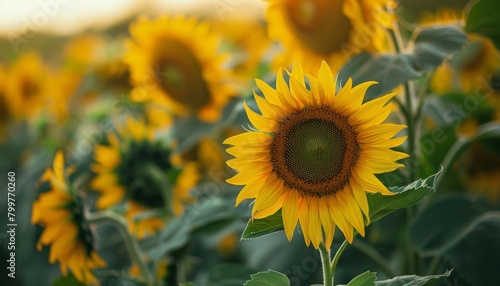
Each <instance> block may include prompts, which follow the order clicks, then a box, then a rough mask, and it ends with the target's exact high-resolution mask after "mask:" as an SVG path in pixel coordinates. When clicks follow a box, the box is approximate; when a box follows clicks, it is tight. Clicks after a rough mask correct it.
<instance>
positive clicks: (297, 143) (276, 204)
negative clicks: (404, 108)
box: [224, 62, 407, 248]
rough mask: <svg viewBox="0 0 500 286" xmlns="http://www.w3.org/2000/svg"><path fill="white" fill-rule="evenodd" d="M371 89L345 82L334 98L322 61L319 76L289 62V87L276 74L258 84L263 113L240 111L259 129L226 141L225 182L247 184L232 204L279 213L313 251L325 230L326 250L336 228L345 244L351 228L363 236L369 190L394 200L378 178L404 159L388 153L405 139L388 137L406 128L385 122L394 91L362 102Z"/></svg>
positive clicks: (256, 213)
mask: <svg viewBox="0 0 500 286" xmlns="http://www.w3.org/2000/svg"><path fill="white" fill-rule="evenodd" d="M304 76H305V77H307V79H308V84H309V85H306V83H305V81H304ZM373 84H375V82H365V83H362V84H360V85H357V86H355V87H352V80H351V79H349V80H348V81H347V82H346V83H345V85H344V87H343V88H342V89H341V90H340V91H339V92H338V93H336V90H335V86H336V83H335V81H334V79H333V74H332V72H331V70H330V68H329V66H328V65H327V64H326V62H323V63H322V64H321V67H320V70H319V73H318V77H317V78H316V77H313V76H310V75H306V74H304V73H303V71H302V68H301V66H300V65H299V64H298V63H296V64H294V67H293V70H292V72H291V74H290V81H289V85H287V83H286V82H285V80H284V78H283V75H282V71H281V70H280V71H278V75H277V79H276V86H277V87H276V89H273V88H272V87H270V86H269V85H267V84H266V83H264V82H263V81H261V80H257V86H258V87H259V88H260V89H261V90H262V92H263V93H264V98H262V97H260V96H257V95H255V100H256V101H257V105H258V106H259V109H260V111H261V113H262V115H259V114H258V113H256V112H255V111H253V110H251V109H249V108H248V106H247V105H246V103H245V105H244V106H245V109H246V112H247V115H248V117H249V119H250V122H251V123H252V124H253V125H254V127H255V128H256V130H255V131H250V132H246V133H242V134H239V135H236V136H233V137H231V138H228V139H226V141H225V142H224V143H225V144H229V145H233V146H234V147H231V148H228V149H227V152H228V153H229V154H231V155H233V156H235V157H236V158H234V159H231V160H228V161H227V164H228V165H229V166H230V167H231V168H233V169H235V170H238V171H239V173H238V174H236V175H235V176H234V177H232V178H230V179H228V180H227V182H228V183H230V184H234V185H245V187H244V188H243V189H242V190H241V192H240V193H239V195H238V197H237V199H236V205H238V204H240V203H241V201H242V200H244V199H250V198H255V203H254V205H253V209H252V216H253V218H256V219H261V218H264V217H267V216H270V215H272V214H274V213H276V212H277V211H278V210H279V209H281V210H282V216H283V224H284V227H285V232H286V236H287V237H288V239H289V240H291V238H292V235H293V232H294V229H295V227H296V225H297V222H298V221H299V222H300V227H301V229H302V233H303V235H304V239H305V242H306V244H307V245H309V244H310V243H311V242H312V244H313V245H314V247H315V248H318V246H319V244H320V242H321V240H322V232H324V235H325V241H324V243H325V244H326V246H327V247H328V248H330V246H331V243H332V240H333V235H334V229H335V226H337V227H338V228H339V229H340V230H341V231H342V232H343V233H344V236H345V237H346V238H347V240H348V241H349V242H352V240H353V236H354V235H353V227H354V228H355V229H356V230H357V231H358V232H359V233H360V234H361V235H363V236H364V234H365V230H364V226H365V221H364V220H363V214H364V216H365V218H366V222H367V223H369V217H368V202H367V197H366V192H368V193H382V194H383V195H392V193H391V192H390V191H389V190H388V189H387V188H386V187H385V186H384V185H383V184H382V183H381V182H380V181H379V180H378V179H377V177H375V174H379V173H383V172H390V171H393V170H395V169H397V168H399V167H403V165H402V164H399V163H396V162H395V161H396V160H400V159H403V158H406V157H407V155H406V154H404V153H401V152H397V151H394V150H391V149H390V148H392V147H396V146H399V145H400V144H402V143H403V142H404V140H405V139H406V137H400V138H392V137H393V136H394V135H396V134H397V133H398V132H399V131H401V130H402V129H403V128H404V127H405V126H403V125H398V124H389V123H383V121H384V120H385V119H386V118H387V116H388V115H389V114H390V113H391V110H392V106H391V104H387V105H386V103H387V102H388V101H389V100H390V99H391V98H392V97H393V96H394V95H395V93H391V94H388V95H385V96H383V97H380V98H377V99H374V100H371V101H369V102H367V103H364V104H363V103H362V102H363V97H364V94H365V92H366V90H367V89H368V88H369V87H370V86H372V85H373ZM307 86H309V87H310V88H309V89H308V88H307Z"/></svg>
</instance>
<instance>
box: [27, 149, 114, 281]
mask: <svg viewBox="0 0 500 286" xmlns="http://www.w3.org/2000/svg"><path fill="white" fill-rule="evenodd" d="M70 171H71V169H69V170H68V169H65V167H64V157H63V155H62V153H61V152H58V153H57V154H56V156H55V158H54V164H53V168H52V169H47V171H46V172H45V173H44V175H43V176H42V178H41V180H43V181H49V182H50V187H51V190H50V191H48V192H45V193H42V194H40V196H39V197H38V199H37V200H36V201H35V202H34V203H33V209H32V217H31V223H33V224H40V225H41V226H42V227H44V230H43V232H42V236H41V237H40V240H39V241H38V243H37V248H38V249H39V250H41V248H42V246H44V245H50V246H51V249H50V255H49V262H50V263H54V262H56V261H58V262H59V265H60V267H61V272H62V273H63V274H64V275H66V274H67V272H68V269H69V270H70V271H71V273H73V275H74V276H75V277H76V279H78V280H79V281H80V282H83V283H85V284H92V285H95V284H98V281H97V279H96V278H95V277H94V275H93V274H92V270H93V269H95V268H99V267H105V266H106V263H105V262H104V261H103V260H102V259H101V257H100V256H99V254H98V253H97V252H96V250H95V247H96V246H95V239H94V236H93V233H92V229H91V228H90V226H89V224H88V223H87V222H86V221H85V214H84V211H85V208H86V205H85V203H84V201H83V199H82V198H81V197H80V196H79V195H78V194H77V193H76V190H75V189H74V187H73V186H72V184H71V183H69V180H68V176H69V174H68V173H69V172H70Z"/></svg>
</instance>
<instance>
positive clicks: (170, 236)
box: [142, 217, 191, 260]
mask: <svg viewBox="0 0 500 286" xmlns="http://www.w3.org/2000/svg"><path fill="white" fill-rule="evenodd" d="M190 237H191V236H190V234H189V225H188V223H187V222H186V219H185V218H184V217H179V218H174V219H172V220H170V221H169V222H168V224H167V226H166V227H165V228H164V229H162V230H161V232H160V233H159V235H157V236H155V237H153V238H150V239H147V240H145V241H144V242H143V243H142V247H143V248H144V249H145V250H146V251H147V253H148V256H149V257H151V258H152V259H154V260H157V259H159V258H161V257H164V256H165V255H167V254H168V253H171V252H172V251H175V250H177V249H180V248H182V247H183V246H184V245H186V243H188V241H189V239H190Z"/></svg>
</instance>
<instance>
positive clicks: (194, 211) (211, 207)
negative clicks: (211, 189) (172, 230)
mask: <svg viewBox="0 0 500 286" xmlns="http://www.w3.org/2000/svg"><path fill="white" fill-rule="evenodd" d="M188 210H189V213H188V217H189V221H190V226H191V229H192V230H193V231H199V230H201V229H205V228H207V227H209V226H212V225H214V224H218V223H220V222H223V221H226V220H235V219H240V218H245V217H248V214H246V213H245V212H242V209H241V208H235V207H234V202H233V201H230V200H224V199H222V198H214V199H209V200H205V201H203V202H201V203H199V204H196V205H191V206H189V207H188Z"/></svg>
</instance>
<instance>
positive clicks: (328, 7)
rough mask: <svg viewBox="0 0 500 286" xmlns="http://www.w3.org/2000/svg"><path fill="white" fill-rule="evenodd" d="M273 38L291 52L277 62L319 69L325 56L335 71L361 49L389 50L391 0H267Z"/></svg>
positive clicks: (270, 34)
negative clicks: (386, 7) (385, 27)
mask: <svg viewBox="0 0 500 286" xmlns="http://www.w3.org/2000/svg"><path fill="white" fill-rule="evenodd" d="M266 1H268V2H270V5H269V7H268V9H267V20H268V23H269V36H270V37H271V39H273V40H278V41H279V42H281V43H282V45H283V46H284V48H285V50H286V51H285V52H284V53H283V54H282V55H281V56H280V57H278V58H276V60H275V62H274V65H276V66H279V67H280V66H289V65H290V64H291V63H292V62H293V61H298V62H300V63H301V64H303V65H304V70H305V71H306V72H308V73H313V72H316V71H317V70H318V68H319V66H320V64H321V61H323V60H325V61H326V62H327V63H328V64H329V65H330V67H331V68H332V69H333V70H334V71H338V70H339V69H340V67H341V66H342V65H343V64H344V63H345V62H346V61H347V60H348V59H349V58H350V57H351V56H353V55H354V54H356V53H358V52H360V51H363V50H364V51H382V50H385V49H387V48H388V42H387V38H386V35H385V32H384V29H383V26H388V25H389V23H390V22H391V20H390V19H391V16H390V15H389V14H388V13H387V12H386V11H385V10H384V7H385V6H386V5H387V4H390V3H392V1H390V0H266Z"/></svg>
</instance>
